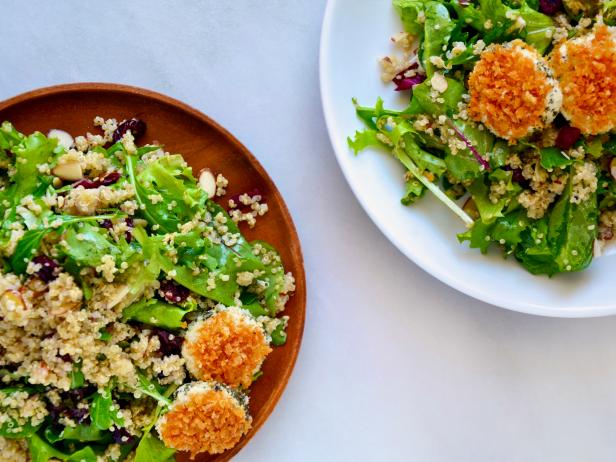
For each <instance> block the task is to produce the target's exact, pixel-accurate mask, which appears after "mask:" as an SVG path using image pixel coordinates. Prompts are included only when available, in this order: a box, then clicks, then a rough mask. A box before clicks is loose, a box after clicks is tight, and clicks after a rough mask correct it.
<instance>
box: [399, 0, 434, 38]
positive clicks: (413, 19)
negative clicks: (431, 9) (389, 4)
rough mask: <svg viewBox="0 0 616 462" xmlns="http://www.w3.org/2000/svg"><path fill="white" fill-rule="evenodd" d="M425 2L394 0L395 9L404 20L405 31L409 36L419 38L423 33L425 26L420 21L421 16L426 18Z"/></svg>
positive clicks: (421, 0)
mask: <svg viewBox="0 0 616 462" xmlns="http://www.w3.org/2000/svg"><path fill="white" fill-rule="evenodd" d="M426 3H427V2H426V1H425V0H394V8H395V9H396V11H397V12H398V15H400V18H401V19H402V24H404V30H405V31H406V32H408V33H409V34H412V35H415V36H418V35H420V34H421V33H422V32H423V24H422V23H421V21H419V17H420V15H424V16H425V5H426Z"/></svg>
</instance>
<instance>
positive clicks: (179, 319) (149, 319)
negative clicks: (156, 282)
mask: <svg viewBox="0 0 616 462" xmlns="http://www.w3.org/2000/svg"><path fill="white" fill-rule="evenodd" d="M195 309H196V306H194V305H193V306H188V307H186V308H182V307H180V306H178V305H171V304H169V303H165V302H161V301H160V300H157V299H154V298H152V299H150V300H145V299H144V300H140V301H138V302H137V303H133V304H132V305H130V306H128V307H126V308H124V312H123V313H122V319H123V320H125V321H138V322H141V323H143V324H148V325H152V326H157V327H163V328H167V329H181V328H184V327H186V323H185V322H184V321H183V319H184V316H186V315H187V314H188V313H190V312H191V311H194V310H195Z"/></svg>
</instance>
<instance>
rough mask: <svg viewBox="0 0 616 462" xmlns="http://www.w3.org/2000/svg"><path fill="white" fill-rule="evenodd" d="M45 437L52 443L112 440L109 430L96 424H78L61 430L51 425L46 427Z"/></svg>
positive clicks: (107, 441) (103, 441)
mask: <svg viewBox="0 0 616 462" xmlns="http://www.w3.org/2000/svg"><path fill="white" fill-rule="evenodd" d="M45 439H46V440H47V441H49V442H50V443H51V444H55V443H57V442H59V441H64V440H71V441H79V442H81V443H89V442H97V443H109V442H111V441H112V437H111V434H110V433H109V432H105V431H102V430H101V429H99V428H97V427H96V426H95V425H94V424H90V425H84V424H77V425H75V426H74V427H64V428H63V429H62V431H60V432H57V431H56V430H55V429H54V427H53V426H49V427H47V428H46V429H45Z"/></svg>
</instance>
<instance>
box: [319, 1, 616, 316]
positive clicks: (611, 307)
mask: <svg viewBox="0 0 616 462" xmlns="http://www.w3.org/2000/svg"><path fill="white" fill-rule="evenodd" d="M400 30H402V26H401V23H400V21H399V19H398V17H397V16H396V13H395V11H394V10H393V8H392V6H391V1H390V0H329V1H328V3H327V10H326V13H325V19H324V22H323V31H322V36H321V56H320V80H321V96H322V100H323V108H324V111H325V119H326V122H327V127H328V130H329V135H330V138H331V141H332V144H333V146H334V150H335V152H336V157H337V158H338V162H339V163H340V167H341V168H342V171H343V172H344V175H345V176H346V178H347V180H348V182H349V184H350V186H351V188H352V190H353V192H354V193H355V196H356V197H357V199H358V200H359V202H360V203H361V205H362V206H363V207H364V209H365V210H366V212H367V213H368V215H369V216H370V217H371V218H372V220H373V221H374V222H375V223H376V225H377V226H378V227H379V228H380V229H381V231H382V232H383V233H384V234H385V235H386V236H387V237H388V238H389V240H390V241H391V242H392V243H393V244H394V245H395V246H396V247H398V248H399V249H400V250H401V251H402V252H403V253H404V254H405V255H406V256H407V257H408V258H410V259H411V260H413V261H414V262H415V263H416V264H418V265H419V266H421V267H422V268H423V269H424V270H426V271H427V272H429V273H430V274H432V275H433V276H435V277H437V278H438V279H440V280H441V281H443V282H445V283H446V284H448V285H450V286H451V287H454V288H456V289H458V290H459V291H461V292H464V293H465V294H468V295H470V296H472V297H475V298H477V299H479V300H483V301H485V302H488V303H491V304H494V305H498V306H501V307H504V308H509V309H512V310H516V311H522V312H525V313H532V314H540V315H545V316H558V317H590V316H603V315H608V314H613V313H616V283H615V282H614V275H613V274H612V272H613V271H615V270H616V257H614V256H610V257H603V258H600V259H596V260H594V261H593V263H592V265H591V266H590V268H588V269H586V270H585V271H583V272H581V273H577V274H564V275H557V276H555V277H553V278H551V279H550V278H548V277H544V276H533V275H531V274H529V273H527V272H526V271H525V270H524V269H523V268H522V267H521V266H519V265H518V263H517V262H516V261H515V260H514V259H513V258H510V259H508V260H504V259H503V258H502V256H501V255H500V253H499V252H497V251H496V249H495V250H494V251H493V252H492V253H491V254H489V255H488V256H485V255H481V254H480V253H479V251H477V250H474V249H469V248H468V247H467V246H466V245H460V244H459V243H458V241H457V239H456V234H457V233H459V232H461V231H464V225H463V224H462V222H461V221H460V220H459V219H458V218H456V217H455V216H454V215H453V214H452V213H451V212H450V211H449V210H447V209H445V208H444V206H442V205H441V204H440V203H438V202H437V201H436V200H434V199H433V198H432V197H431V196H430V194H429V193H427V194H426V196H425V197H424V198H423V199H422V200H421V201H420V202H419V203H417V204H415V205H414V206H411V207H404V206H402V205H401V204H400V198H401V197H402V195H403V192H404V182H403V179H402V175H403V168H402V167H401V165H399V164H398V162H397V161H395V160H394V159H393V158H391V157H389V156H388V155H387V154H386V153H384V152H383V151H378V150H377V149H370V150H366V151H364V152H362V153H361V154H360V155H359V156H358V157H354V156H353V154H352V152H351V150H350V149H349V148H348V146H347V142H346V138H347V136H349V135H352V134H353V133H354V132H355V130H358V129H361V128H362V123H361V122H360V121H359V120H358V119H357V117H356V116H355V111H354V109H353V105H352V103H351V98H352V97H357V98H358V100H359V102H360V104H362V105H366V106H370V105H374V103H375V101H376V99H377V97H378V96H381V97H383V99H384V100H385V103H386V105H387V106H390V107H392V106H393V107H398V108H402V107H403V106H404V99H403V98H402V97H401V96H399V95H397V94H396V93H395V92H394V91H393V89H392V86H390V85H385V84H383V83H382V82H381V80H380V72H379V64H378V59H379V58H380V57H382V56H384V55H386V54H389V53H390V51H391V44H390V42H389V37H391V36H392V35H393V34H394V33H396V32H398V31H400ZM404 96H405V97H406V98H407V101H408V95H404ZM381 277H387V275H386V274H384V275H382V276H381ZM412 295H413V294H409V300H410V302H409V303H412Z"/></svg>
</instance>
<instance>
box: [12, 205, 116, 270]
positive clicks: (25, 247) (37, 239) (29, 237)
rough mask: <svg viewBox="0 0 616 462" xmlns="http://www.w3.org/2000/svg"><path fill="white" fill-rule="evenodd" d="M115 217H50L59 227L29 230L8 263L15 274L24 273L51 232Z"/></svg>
mask: <svg viewBox="0 0 616 462" xmlns="http://www.w3.org/2000/svg"><path fill="white" fill-rule="evenodd" d="M115 217H116V215H98V216H88V217H77V216H71V215H52V216H51V217H49V220H50V222H54V221H55V220H59V221H60V222H61V225H60V227H58V228H52V227H50V226H46V227H44V228H37V229H31V230H29V231H26V233H25V234H24V235H23V236H22V238H21V239H20V240H19V242H18V244H17V246H16V247H15V251H14V252H13V255H11V257H10V258H9V263H10V265H11V267H12V268H13V272H15V273H16V274H23V273H25V272H26V268H27V267H28V262H29V261H30V260H31V259H32V255H33V253H34V252H35V251H36V250H37V249H38V248H39V247H40V245H41V242H42V240H43V238H44V237H45V236H46V235H47V234H49V233H51V232H52V231H60V230H61V228H62V226H65V225H71V224H74V223H86V222H88V221H102V220H105V219H111V218H115Z"/></svg>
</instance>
